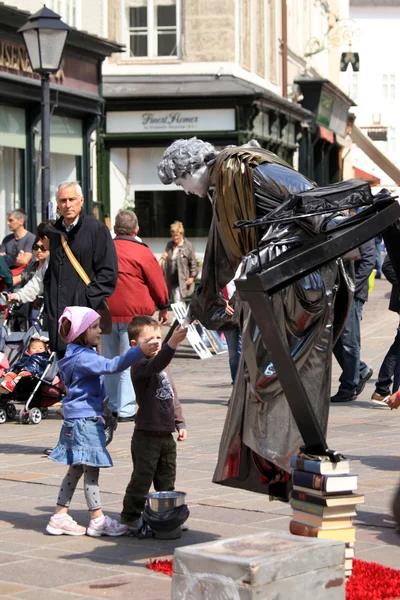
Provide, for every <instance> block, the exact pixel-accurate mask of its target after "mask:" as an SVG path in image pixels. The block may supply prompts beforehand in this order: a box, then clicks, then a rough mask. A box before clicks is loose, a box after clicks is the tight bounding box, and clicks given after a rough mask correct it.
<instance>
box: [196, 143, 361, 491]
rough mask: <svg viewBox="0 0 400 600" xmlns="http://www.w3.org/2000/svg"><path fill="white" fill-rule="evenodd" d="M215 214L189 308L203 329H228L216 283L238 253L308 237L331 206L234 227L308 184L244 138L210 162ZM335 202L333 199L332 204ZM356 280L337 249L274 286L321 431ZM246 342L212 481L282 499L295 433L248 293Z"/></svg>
mask: <svg viewBox="0 0 400 600" xmlns="http://www.w3.org/2000/svg"><path fill="white" fill-rule="evenodd" d="M209 170H210V174H211V177H212V179H214V180H215V190H214V192H213V199H212V202H213V211H214V214H213V221H212V224H211V228H210V234H209V238H208V242H207V247H206V251H205V256H204V264H203V273H202V279H201V284H200V287H199V290H198V293H197V296H196V297H195V298H194V299H193V300H192V303H191V309H190V310H191V312H192V314H193V316H194V317H195V318H197V319H199V320H200V321H201V322H202V323H203V324H204V325H205V326H206V327H207V328H209V329H219V330H224V329H229V327H230V326H231V323H232V322H233V320H232V318H229V317H228V316H227V315H226V314H225V305H226V304H225V301H224V299H223V297H222V295H221V290H222V289H223V287H224V286H225V285H226V284H227V283H228V282H229V281H230V280H232V279H233V277H234V274H235V271H236V270H237V267H238V266H239V265H240V263H241V262H242V261H243V271H244V272H246V271H247V270H249V269H250V267H251V266H252V265H253V264H254V262H255V261H257V260H259V255H258V252H254V253H252V251H254V250H255V249H256V248H259V250H260V256H261V255H262V260H263V262H264V264H266V263H267V262H268V261H270V260H273V259H274V258H275V257H276V256H278V255H279V254H280V253H282V252H285V251H287V250H288V249H292V248H294V247H296V245H299V244H301V243H303V242H304V241H307V240H310V238H312V237H313V236H315V235H316V234H318V233H319V231H321V228H322V227H326V226H327V224H328V222H329V220H330V219H331V218H332V215H328V216H327V215H326V214H325V215H317V216H311V217H307V218H306V219H301V220H300V219H298V220H297V221H296V220H291V221H282V222H279V221H278V222H277V223H274V224H267V225H265V226H264V227H257V228H254V227H252V228H242V229H240V228H235V227H234V224H235V223H236V222H240V221H252V220H255V219H259V218H262V217H265V216H266V215H273V214H276V213H277V211H279V208H280V207H281V205H282V203H283V202H285V201H287V200H288V199H289V198H290V197H291V195H292V194H294V193H296V192H306V191H307V190H312V189H314V188H315V185H314V184H313V183H312V182H311V181H309V180H308V179H306V178H305V177H304V176H303V175H301V174H300V173H298V172H297V171H295V170H294V169H293V168H292V167H291V166H290V165H288V164H286V163H285V161H283V160H282V159H280V158H279V157H278V156H276V155H274V154H273V153H271V152H269V151H268V150H265V149H262V148H253V147H250V146H241V147H235V148H227V149H225V150H223V151H222V152H221V153H220V154H219V155H218V156H217V158H216V159H215V162H214V164H212V165H209ZM338 210H340V208H339V209H338ZM353 291H354V286H353V281H352V278H351V276H350V274H349V272H348V271H347V270H346V269H345V267H344V265H343V262H342V261H341V259H338V260H335V261H332V262H330V263H328V264H327V265H325V266H324V267H322V268H320V269H318V270H317V271H314V272H313V273H311V274H310V275H308V276H306V277H304V278H303V279H301V280H299V281H296V282H295V283H294V284H292V285H290V286H288V287H287V288H285V289H284V290H282V291H280V292H277V293H276V294H274V295H273V296H272V298H271V299H272V303H273V310H274V314H275V317H276V319H277V321H278V323H279V329H280V331H281V333H282V336H283V337H284V339H286V340H287V344H288V347H289V348H290V354H291V356H292V359H293V360H294V362H295V364H296V367H297V369H298V372H299V374H300V376H301V379H302V382H303V385H304V387H305V389H306V391H307V394H308V396H309V399H310V402H311V404H312V407H313V409H314V412H315V414H316V416H317V419H318V421H319V423H320V426H321V428H322V429H323V431H324V432H326V428H327V423H328V413H329V399H330V382H331V357H332V348H333V343H334V336H335V335H338V334H339V333H340V330H341V327H342V325H343V323H344V321H345V319H346V316H347V314H348V310H349V307H350V303H351V300H352V294H353ZM238 318H239V319H240V324H241V328H242V344H243V350H242V355H241V360H240V364H239V369H238V374H237V377H236V381H235V384H234V387H233V391H232V396H231V399H230V403H229V407H228V413H227V416H226V421H225V426H224V430H223V434H222V438H221V443H220V449H219V457H218V463H217V467H216V470H215V473H214V478H213V481H214V482H217V483H221V484H223V485H229V486H231V487H239V488H243V489H247V490H251V491H255V492H261V493H267V494H270V495H272V496H274V497H278V498H281V499H284V500H286V499H287V498H288V491H289V489H290V474H289V473H290V458H291V456H293V455H294V454H297V453H298V450H299V446H300V445H301V444H302V438H301V435H300V432H299V430H298V428H297V425H296V423H295V421H294V418H293V415H292V413H291V410H290V407H289V404H288V402H287V400H286V398H285V395H284V393H283V390H282V387H281V385H280V382H279V380H278V378H277V377H276V374H275V370H274V366H273V364H272V363H271V361H270V360H269V357H268V354H267V352H266V350H265V348H264V345H263V343H262V341H261V337H260V334H259V331H258V328H257V326H256V323H255V320H254V317H253V316H252V314H251V312H250V310H249V307H248V305H247V303H245V302H241V301H240V300H238V302H237V307H236V310H235V315H234V317H233V319H235V320H236V321H235V324H236V323H237V319H238Z"/></svg>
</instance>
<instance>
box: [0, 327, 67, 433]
mask: <svg viewBox="0 0 400 600" xmlns="http://www.w3.org/2000/svg"><path fill="white" fill-rule="evenodd" d="M32 338H39V339H41V340H42V341H43V340H47V341H48V335H47V333H46V332H42V331H40V332H38V330H37V328H36V327H34V326H33V327H30V328H29V329H28V331H27V332H8V330H7V327H6V326H4V325H3V326H2V329H1V333H0V352H3V353H4V356H5V357H6V358H7V359H8V363H9V365H10V367H11V368H12V366H13V364H15V363H16V362H17V361H18V360H19V359H20V358H21V357H22V356H23V355H24V353H25V352H26V350H27V348H28V347H29V344H30V342H31V339H32ZM57 373H58V365H57V358H56V353H55V352H51V353H50V352H49V357H48V360H47V362H46V366H45V369H44V371H43V374H42V375H40V376H38V375H31V376H29V377H23V378H22V379H21V380H20V381H19V382H18V384H17V386H16V387H15V390H14V391H12V392H10V393H9V394H7V395H1V396H0V424H2V423H5V422H6V420H7V419H14V418H15V417H16V416H17V412H18V411H17V405H20V404H22V405H23V406H22V407H21V409H20V410H19V413H18V416H19V420H20V422H21V423H24V424H27V423H34V424H35V425H37V424H38V423H40V421H41V420H42V419H44V418H46V417H47V416H48V408H49V406H52V405H53V404H56V403H57V402H60V401H61V400H62V398H63V397H64V396H65V389H64V385H63V383H62V382H61V380H60V378H59V376H58V374H57Z"/></svg>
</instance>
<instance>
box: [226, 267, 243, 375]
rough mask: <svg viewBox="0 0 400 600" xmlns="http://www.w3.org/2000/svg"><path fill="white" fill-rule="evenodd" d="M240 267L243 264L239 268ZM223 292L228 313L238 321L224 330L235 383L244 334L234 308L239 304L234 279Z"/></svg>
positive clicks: (230, 367)
mask: <svg viewBox="0 0 400 600" xmlns="http://www.w3.org/2000/svg"><path fill="white" fill-rule="evenodd" d="M240 268H241V265H240V267H239V269H240ZM239 269H238V270H239ZM222 293H223V295H224V298H225V301H226V308H225V312H226V314H227V315H229V316H230V317H231V318H235V319H236V321H237V322H236V324H234V325H233V326H232V329H226V330H224V332H223V333H224V336H225V340H226V344H227V346H228V355H229V369H230V372H231V379H232V381H231V383H232V385H233V384H234V383H235V379H236V373H237V370H238V366H239V360H240V355H241V353H242V334H241V331H240V327H239V322H238V320H237V315H235V309H234V304H237V302H235V294H236V285H235V280H234V279H232V281H230V282H229V283H227V284H226V286H225V287H224V288H223V290H222Z"/></svg>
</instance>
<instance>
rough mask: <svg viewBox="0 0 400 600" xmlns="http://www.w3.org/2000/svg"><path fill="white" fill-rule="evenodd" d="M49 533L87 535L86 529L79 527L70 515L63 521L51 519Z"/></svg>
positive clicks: (47, 528)
mask: <svg viewBox="0 0 400 600" xmlns="http://www.w3.org/2000/svg"><path fill="white" fill-rule="evenodd" d="M46 531H47V533H50V535H63V534H64V535H85V533H86V528H85V527H82V526H81V525H78V523H77V522H76V521H74V520H73V518H72V517H70V516H69V515H65V518H64V519H62V520H61V521H59V520H57V519H55V518H54V515H53V516H52V517H51V519H50V521H49V523H48V525H47V527H46Z"/></svg>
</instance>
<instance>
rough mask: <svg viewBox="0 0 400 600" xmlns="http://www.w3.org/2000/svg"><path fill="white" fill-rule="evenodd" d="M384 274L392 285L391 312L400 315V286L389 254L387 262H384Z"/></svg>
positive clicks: (386, 258)
mask: <svg viewBox="0 0 400 600" xmlns="http://www.w3.org/2000/svg"><path fill="white" fill-rule="evenodd" d="M382 273H383V274H384V276H385V277H386V279H387V280H388V281H389V283H391V284H392V293H391V294H390V302H389V310H392V311H393V312H395V313H400V285H399V282H398V281H397V277H396V273H395V271H394V268H393V265H392V263H391V260H390V258H389V254H387V255H386V257H385V260H384V261H383V265H382Z"/></svg>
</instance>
